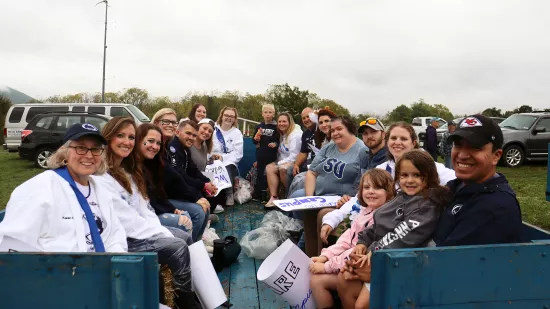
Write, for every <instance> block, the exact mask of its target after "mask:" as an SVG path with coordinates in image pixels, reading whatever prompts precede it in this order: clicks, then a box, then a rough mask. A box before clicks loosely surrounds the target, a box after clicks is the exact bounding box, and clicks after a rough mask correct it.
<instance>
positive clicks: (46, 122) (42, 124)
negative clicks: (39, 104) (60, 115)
mask: <svg viewBox="0 0 550 309" xmlns="http://www.w3.org/2000/svg"><path fill="white" fill-rule="evenodd" d="M52 121H53V116H49V117H42V118H40V120H38V121H37V122H36V124H35V125H34V126H35V127H37V128H42V129H49V128H50V125H51V124H52Z"/></svg>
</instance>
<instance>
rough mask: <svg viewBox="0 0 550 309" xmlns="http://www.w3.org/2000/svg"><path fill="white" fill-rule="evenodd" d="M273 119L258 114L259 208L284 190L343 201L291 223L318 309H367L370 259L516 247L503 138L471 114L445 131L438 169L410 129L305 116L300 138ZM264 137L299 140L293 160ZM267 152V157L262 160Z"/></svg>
mask: <svg viewBox="0 0 550 309" xmlns="http://www.w3.org/2000/svg"><path fill="white" fill-rule="evenodd" d="M266 114H267V115H266ZM273 114H274V111H273V110H272V107H270V111H269V113H266V112H265V110H264V122H263V123H262V124H260V125H259V129H257V132H256V135H255V137H254V139H255V142H256V143H257V144H258V146H257V147H258V149H257V158H258V162H257V166H258V171H259V173H258V176H259V177H260V176H261V175H262V174H263V169H266V173H265V174H266V177H267V183H268V192H269V201H268V203H267V204H266V207H273V206H274V204H273V201H274V200H276V199H278V198H281V194H284V192H285V190H288V189H289V186H290V188H291V189H290V190H289V191H290V192H288V193H289V194H288V193H287V197H288V198H297V197H302V196H323V195H338V196H341V199H340V201H339V202H338V205H337V207H336V208H324V209H316V210H305V211H294V212H292V214H291V216H292V217H294V218H297V219H300V220H302V221H303V223H304V234H303V237H302V239H301V240H300V242H299V243H298V245H299V246H300V247H301V248H302V249H303V250H304V251H305V252H306V254H307V255H308V256H310V257H311V260H312V264H311V265H310V271H311V280H310V285H311V289H312V295H313V297H314V299H315V302H316V304H317V306H318V308H332V307H333V306H334V300H333V295H334V292H337V293H338V295H339V298H340V299H341V302H342V305H343V307H344V308H368V307H369V302H370V291H369V290H370V272H371V262H370V260H371V256H372V254H373V252H375V251H377V250H381V249H390V248H417V247H426V246H459V245H478V244H498V243H514V242H521V241H522V237H521V210H520V207H519V203H518V201H517V199H516V197H515V193H514V191H513V190H512V188H511V187H510V185H509V184H508V181H507V180H506V178H505V176H504V175H502V174H499V173H497V172H496V165H497V164H498V162H499V160H500V158H501V156H502V149H501V148H502V143H503V136H502V131H501V129H500V127H499V126H498V125H497V124H496V123H494V122H493V121H492V120H491V119H490V118H488V117H485V116H482V115H472V116H470V117H466V118H465V119H464V120H463V121H461V122H460V123H459V124H451V126H450V129H449V132H447V133H446V134H445V135H444V139H443V141H442V143H441V151H440V154H441V155H442V156H444V159H445V164H441V163H438V162H437V155H436V154H432V153H431V152H432V151H431V150H432V149H420V147H419V143H418V137H417V135H416V133H415V131H414V128H413V127H412V126H411V125H410V124H407V123H404V122H397V123H394V124H392V125H391V126H390V127H389V128H388V129H386V128H385V126H384V125H383V124H382V122H381V121H380V120H379V119H376V118H369V119H366V120H365V121H363V122H361V123H360V124H359V128H357V127H356V125H355V124H354V123H353V122H352V121H351V120H350V119H348V118H346V117H339V116H337V115H335V114H334V113H333V112H332V111H330V110H329V109H326V108H325V109H321V110H318V111H317V112H314V111H313V110H312V109H310V108H306V109H305V110H304V111H303V112H302V115H301V116H302V123H303V125H304V129H305V130H304V132H302V134H301V138H298V137H297V136H296V135H297V134H298V133H293V132H296V130H295V129H292V130H290V132H289V131H284V129H285V128H287V127H286V126H285V124H286V123H285V122H287V121H288V120H287V119H286V118H287V117H286V116H284V115H283V114H282V115H280V116H279V117H278V120H277V123H276V124H275V123H273V122H272V121H271V120H272V119H273V116H272V115H273ZM275 125H277V129H278V130H277V131H276V130H275ZM290 127H292V125H291V126H290ZM290 127H289V128H290ZM268 129H269V130H268ZM433 129H434V130H435V126H434V128H433ZM262 130H263V132H269V133H273V134H276V133H277V132H278V133H279V134H281V133H282V134H285V135H287V136H288V137H289V140H291V141H292V140H294V141H296V142H294V143H292V144H291V145H292V146H294V148H291V149H293V150H294V151H290V153H296V156H294V157H290V160H293V161H290V162H289V157H288V156H284V155H282V153H281V149H279V150H278V152H279V154H278V155H276V154H275V153H276V151H275V150H274V149H275V148H276V147H277V146H276V145H274V144H275V143H276V142H277V141H279V142H281V141H282V139H281V138H277V137H276V136H274V135H271V134H270V135H269V139H268V138H267V136H266V134H263V132H262ZM283 132H284V133H283ZM293 135H294V136H293ZM357 136H360V137H361V138H358V137H357ZM264 138H265V140H264ZM298 141H300V143H299V142H298ZM271 143H274V144H271ZM268 148H271V149H273V150H272V152H271V153H272V155H271V156H267V155H264V154H265V153H266V152H268V151H269V149H268ZM298 149H299V151H298ZM265 166H267V168H265ZM270 166H271V167H270ZM285 170H286V172H287V173H286V176H287V178H286V181H285V177H283V175H284V171H285ZM300 174H302V175H303V177H301V178H300V177H297V176H298V175H300ZM297 181H301V182H302V184H301V185H297V184H296V182H297ZM258 183H259V184H260V186H259V189H260V190H261V189H262V187H261V185H262V182H261V180H260V179H259V181H258ZM279 186H281V187H282V188H280V187H279ZM292 188H294V189H292ZM282 198H284V196H283V197H282ZM338 230H340V231H339V232H338ZM331 235H332V236H336V237H337V240H336V242H330V236H331ZM374 267H376V265H374Z"/></svg>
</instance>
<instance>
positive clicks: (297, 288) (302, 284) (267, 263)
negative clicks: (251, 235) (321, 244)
mask: <svg viewBox="0 0 550 309" xmlns="http://www.w3.org/2000/svg"><path fill="white" fill-rule="evenodd" d="M310 263H311V260H310V259H309V258H308V256H307V255H305V253H304V252H303V251H302V250H300V248H298V247H297V246H296V245H295V244H294V243H293V242H292V241H290V239H287V240H286V241H285V242H284V243H283V244H282V245H280V246H279V248H277V249H276V250H275V251H273V252H272V253H271V254H270V255H269V256H268V257H267V258H266V259H265V260H264V262H263V263H262V265H260V268H259V269H258V275H257V278H258V280H259V281H260V282H263V283H264V284H266V285H267V286H268V287H269V288H271V290H272V291H273V292H274V293H275V294H277V295H278V297H280V298H282V299H284V300H285V301H287V302H288V303H289V304H290V307H291V308H300V309H314V308H316V305H315V300H314V299H313V297H312V295H311V293H312V292H311V289H310V288H309V277H310V272H309V264H310Z"/></svg>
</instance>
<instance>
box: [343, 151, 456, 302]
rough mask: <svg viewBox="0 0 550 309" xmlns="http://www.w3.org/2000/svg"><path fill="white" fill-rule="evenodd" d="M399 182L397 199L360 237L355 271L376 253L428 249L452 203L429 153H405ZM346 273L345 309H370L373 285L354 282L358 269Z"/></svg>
mask: <svg viewBox="0 0 550 309" xmlns="http://www.w3.org/2000/svg"><path fill="white" fill-rule="evenodd" d="M395 179H396V183H397V185H398V187H399V192H398V193H397V196H396V197H395V198H394V199H393V200H392V201H390V202H388V203H387V204H386V205H384V207H382V208H380V209H379V210H378V211H376V212H375V214H374V224H372V225H370V226H368V227H367V228H366V229H364V230H363V231H362V232H361V233H359V240H358V241H357V246H356V247H355V248H354V249H353V251H352V256H353V254H354V253H355V254H356V255H362V256H361V258H359V259H358V260H356V262H355V263H354V266H355V267H358V268H359V267H360V268H363V267H370V258H371V256H372V252H373V251H376V250H381V249H396V248H418V247H425V246H426V245H428V243H429V242H430V240H431V238H432V234H433V232H434V230H435V228H436V225H437V220H438V219H439V215H440V214H441V210H442V209H443V208H444V207H445V205H446V204H447V202H448V201H449V197H450V196H449V190H448V189H447V188H446V187H443V186H441V185H440V184H439V176H438V174H437V168H436V166H435V163H434V160H433V159H432V157H431V156H430V155H429V154H428V153H427V152H425V151H422V150H411V151H409V152H406V153H404V154H403V155H402V156H401V158H400V159H399V160H398V161H397V163H396V167H395ZM342 271H343V276H342V277H343V279H344V280H339V282H338V285H337V286H338V295H340V298H341V299H342V304H343V306H344V308H368V307H369V303H370V291H369V284H363V282H362V281H360V280H354V277H355V276H354V269H353V268H351V267H349V266H348V265H346V266H344V267H343V269H342ZM346 278H347V279H348V280H345V279H346ZM369 281H370V280H369Z"/></svg>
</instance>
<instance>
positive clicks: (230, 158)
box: [212, 124, 244, 166]
mask: <svg viewBox="0 0 550 309" xmlns="http://www.w3.org/2000/svg"><path fill="white" fill-rule="evenodd" d="M216 130H220V132H222V136H223V138H224V140H225V147H227V151H228V153H223V147H222V144H221V143H220V141H219V140H218V136H217V135H216V131H214V133H212V134H213V136H212V141H213V142H214V144H213V147H212V154H218V155H221V156H222V157H223V161H222V162H223V164H224V165H226V166H227V165H231V164H233V165H235V166H237V164H239V162H240V161H241V159H242V158H243V145H244V139H243V133H242V132H241V130H239V129H237V128H235V127H232V128H231V129H229V131H224V130H222V129H221V127H220V126H219V125H217V124H216Z"/></svg>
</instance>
